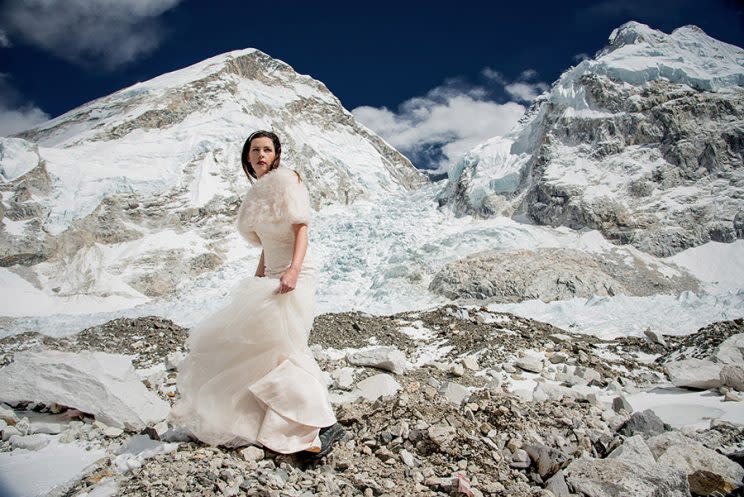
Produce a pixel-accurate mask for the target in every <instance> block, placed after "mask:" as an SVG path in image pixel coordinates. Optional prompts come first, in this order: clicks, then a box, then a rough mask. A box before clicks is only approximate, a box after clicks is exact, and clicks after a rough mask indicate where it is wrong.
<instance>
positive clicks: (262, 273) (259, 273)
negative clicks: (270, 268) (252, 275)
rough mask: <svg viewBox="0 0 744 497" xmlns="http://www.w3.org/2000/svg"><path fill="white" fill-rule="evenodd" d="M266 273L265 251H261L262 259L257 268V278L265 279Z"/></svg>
mask: <svg viewBox="0 0 744 497" xmlns="http://www.w3.org/2000/svg"><path fill="white" fill-rule="evenodd" d="M265 272H266V265H265V264H264V251H263V250H262V251H261V258H260V259H259V260H258V266H256V276H257V277H258V278H263V277H264V276H265Z"/></svg>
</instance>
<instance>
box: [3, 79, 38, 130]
mask: <svg viewBox="0 0 744 497" xmlns="http://www.w3.org/2000/svg"><path fill="white" fill-rule="evenodd" d="M47 120H49V115H48V114H47V113H46V112H44V111H43V110H41V109H39V108H38V107H36V106H35V105H34V104H32V103H29V102H23V101H22V99H21V97H20V95H19V94H18V92H17V91H16V90H15V89H14V88H13V87H12V86H11V85H10V84H9V83H8V81H7V75H6V74H2V73H0V136H10V135H14V134H16V133H19V132H21V131H24V130H27V129H29V128H33V127H34V126H36V125H37V124H41V123H43V122H44V121H47Z"/></svg>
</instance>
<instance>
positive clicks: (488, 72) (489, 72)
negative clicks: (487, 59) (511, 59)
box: [481, 67, 506, 85]
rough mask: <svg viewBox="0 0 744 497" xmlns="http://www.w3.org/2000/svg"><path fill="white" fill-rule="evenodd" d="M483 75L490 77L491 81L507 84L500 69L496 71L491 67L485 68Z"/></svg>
mask: <svg viewBox="0 0 744 497" xmlns="http://www.w3.org/2000/svg"><path fill="white" fill-rule="evenodd" d="M481 75H482V76H483V77H484V78H486V79H489V80H491V81H495V82H496V83H498V84H500V85H505V84H506V78H504V76H503V75H502V74H501V73H500V72H498V71H496V70H494V69H491V68H490V67H486V68H484V69H483V70H482V71H481Z"/></svg>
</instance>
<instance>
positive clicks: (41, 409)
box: [0, 306, 744, 497]
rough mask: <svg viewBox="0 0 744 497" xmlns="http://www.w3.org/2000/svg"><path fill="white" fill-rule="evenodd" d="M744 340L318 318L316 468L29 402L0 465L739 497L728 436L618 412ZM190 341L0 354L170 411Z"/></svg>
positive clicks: (735, 428) (118, 326) (16, 408)
mask: <svg viewBox="0 0 744 497" xmlns="http://www.w3.org/2000/svg"><path fill="white" fill-rule="evenodd" d="M743 332H744V322H742V320H737V321H729V322H721V323H715V324H713V325H711V326H708V327H706V328H704V329H702V330H700V331H699V332H698V333H696V334H693V335H691V336H689V337H681V338H675V337H668V336H666V337H665V336H661V335H658V334H655V333H654V332H653V331H652V330H649V331H648V333H647V335H648V336H647V337H645V338H637V337H629V338H622V339H618V340H612V341H605V340H600V339H597V338H595V337H592V336H587V335H580V334H576V333H572V332H568V331H565V330H562V329H559V328H556V327H554V326H551V325H549V324H545V323H540V322H537V321H533V320H529V319H525V318H521V317H517V316H514V315H510V314H503V313H494V312H488V311H486V310H485V309H478V308H462V307H456V306H447V307H442V308H438V309H433V310H431V311H426V312H413V313H401V314H396V315H393V316H370V315H366V314H361V313H342V314H326V315H321V316H319V317H318V318H317V319H316V321H315V326H314V330H313V333H312V334H311V347H312V350H313V351H314V353H315V355H316V358H317V359H318V362H319V364H320V365H321V367H322V368H323V370H324V371H327V372H328V383H329V388H330V391H331V394H332V398H333V401H334V403H335V404H336V409H337V416H338V420H339V422H340V423H341V424H342V425H343V427H344V429H345V430H346V436H345V438H344V440H343V441H342V442H340V443H339V444H338V446H337V447H336V448H335V450H334V451H333V452H332V453H331V454H330V455H329V456H328V457H326V458H324V459H323V460H321V461H319V462H313V461H311V460H309V459H308V458H306V457H303V456H301V455H292V456H285V455H280V454H275V453H272V452H271V451H269V450H263V449H259V448H257V447H249V448H239V449H228V448H223V447H209V446H205V445H204V444H202V443H200V442H197V441H193V440H190V439H188V437H187V436H185V434H184V433H182V432H179V431H178V430H174V429H173V428H174V427H170V426H167V425H166V424H165V423H163V422H157V423H153V422H150V423H146V424H148V425H149V426H147V427H146V428H143V429H136V430H132V429H128V428H126V427H124V428H117V427H116V426H113V425H115V421H116V420H113V421H112V422H110V423H109V424H104V423H101V421H100V420H96V419H94V418H93V417H92V416H90V415H88V414H85V413H84V412H81V410H78V409H74V407H76V406H72V405H70V406H69V407H67V406H65V405H60V404H58V403H49V402H46V403H44V402H38V400H37V399H27V401H25V402H18V401H13V402H12V404H13V405H8V404H10V403H11V402H8V401H6V405H5V406H3V407H2V409H1V410H0V419H1V420H2V421H0V429H2V432H3V437H2V439H3V442H2V443H0V451H3V452H7V451H11V450H24V449H25V450H39V449H41V448H43V447H44V446H45V444H46V443H49V442H48V437H58V439H59V440H60V441H62V442H74V443H78V444H83V445H87V446H88V447H91V448H97V449H103V450H104V451H105V454H106V455H105V457H103V458H101V459H100V460H98V462H96V463H95V464H94V465H93V467H91V468H89V470H88V471H87V472H86V474H85V476H84V477H83V478H82V479H81V480H79V481H77V482H75V483H74V484H73V485H72V486H70V487H69V488H67V489H66V490H65V492H64V493H63V495H68V496H89V497H93V496H100V495H133V496H134V495H137V496H161V495H189V496H210V495H228V496H235V495H246V496H272V497H273V496H303V497H309V496H314V495H324V496H346V495H349V496H350V495H365V496H385V495H387V496H393V495H396V496H397V495H422V496H424V495H425V496H439V495H441V496H444V495H465V496H480V495H493V496H544V497H550V496H559V497H564V496H582V495H586V496H610V495H613V496H616V495H649V496H650V495H665V496H667V495H669V496H676V495H680V496H682V495H744V493H742V489H741V487H740V485H741V482H742V477H744V468H742V466H741V462H742V452H741V451H742V448H744V427H742V425H734V424H731V423H727V422H724V421H720V420H715V419H714V420H711V423H710V427H709V428H707V429H704V430H690V429H686V430H681V431H680V430H674V429H672V428H671V427H670V426H668V425H665V424H664V423H663V422H662V421H661V420H660V419H659V418H658V417H657V416H656V415H655V414H654V413H653V412H652V411H644V412H632V411H633V409H632V407H631V406H630V405H629V404H628V402H627V401H626V400H625V396H627V395H629V394H632V393H635V392H638V391H640V390H643V389H646V388H649V387H651V386H653V385H658V384H663V383H668V379H672V380H673V381H674V380H675V379H676V377H675V376H674V374H675V373H674V371H673V368H672V366H673V365H674V364H675V361H679V360H687V359H690V358H693V359H694V360H698V361H705V360H710V362H713V358H715V357H718V358H721V357H724V356H726V357H728V356H729V355H730V354H732V353H740V352H741V351H742V350H744V349H742V348H737V347H738V345H736V344H738V343H740V342H738V341H737V340H740V338H741V337H742V336H744V335H742V333H743ZM186 335H187V331H186V330H184V329H182V328H180V327H178V326H176V325H174V324H173V323H171V322H170V321H167V320H162V319H159V318H156V317H146V318H139V319H117V320H115V321H111V322H109V323H106V324H104V325H101V326H97V327H94V328H90V329H88V330H84V331H83V332H81V333H79V334H76V335H73V336H70V337H66V338H63V339H51V338H49V337H43V336H41V335H34V334H25V335H18V336H15V337H10V338H6V339H3V340H0V353H1V354H2V356H0V357H2V362H3V364H4V365H6V368H7V367H9V366H12V365H13V364H14V363H20V362H22V361H24V360H26V359H25V358H24V357H25V356H24V354H27V353H28V352H30V351H33V350H39V349H43V350H47V349H57V350H62V351H66V352H74V353H75V354H83V353H84V351H85V350H100V351H104V352H111V353H125V354H131V355H132V362H133V364H134V366H135V368H136V370H137V374H138V377H139V380H137V379H135V381H141V382H143V383H144V384H145V385H146V386H147V387H148V388H149V389H150V391H152V392H155V393H157V394H158V395H159V397H160V399H161V401H162V402H172V401H173V399H174V398H175V397H177V391H176V390H175V378H176V375H177V366H178V361H179V359H180V358H181V357H182V352H183V346H184V339H185V337H186ZM731 343H734V346H728V345H727V344H731ZM727 354H728V355H727ZM715 364H718V365H719V371H720V370H721V369H722V368H724V367H728V368H729V370H732V371H734V373H736V372H737V371H738V370H737V369H736V367H737V365H736V364H733V365H731V364H726V365H725V366H724V365H722V364H723V363H718V362H716V363H715ZM740 364H741V362H740V363H739V366H738V367H739V368H741V366H740ZM6 368H0V376H2V371H3V370H4V369H6ZM727 378H728V377H727ZM726 381H728V382H729V384H724V383H722V382H721V381H719V383H718V384H717V385H715V386H713V387H710V388H711V389H710V394H711V395H717V396H721V395H722V393H721V392H723V391H724V390H725V393H726V394H731V395H732V397H731V398H730V399H729V401H730V402H740V401H741V398H740V394H739V392H740V391H741V390H742V388H741V387H740V386H738V385H737V384H736V383H735V382H736V381H738V380H736V378H734V380H731V381H734V384H733V385H734V386H732V385H731V384H730V383H731V382H730V381H729V380H726ZM140 386H141V385H140ZM737 386H738V389H737ZM737 398H738V400H737ZM0 400H6V399H2V398H0ZM45 437H46V438H45ZM45 441H46V442H45ZM737 487H739V488H738V489H737ZM106 492H108V493H106ZM716 492H717V493H716Z"/></svg>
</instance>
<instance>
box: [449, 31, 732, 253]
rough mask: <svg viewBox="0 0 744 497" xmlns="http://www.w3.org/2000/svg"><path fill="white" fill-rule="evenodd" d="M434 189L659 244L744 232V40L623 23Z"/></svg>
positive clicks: (485, 208) (670, 248)
mask: <svg viewBox="0 0 744 497" xmlns="http://www.w3.org/2000/svg"><path fill="white" fill-rule="evenodd" d="M439 201H440V203H441V204H447V205H450V206H452V207H453V209H454V211H455V212H456V213H458V214H465V213H467V214H476V215H480V216H486V217H488V216H494V215H507V216H511V217H513V218H514V219H517V220H522V221H527V222H532V223H537V224H545V225H552V226H568V227H570V228H573V229H581V228H591V229H597V230H600V231H601V232H602V233H603V234H604V236H605V237H607V238H608V239H610V240H612V241H613V242H615V243H620V244H627V243H630V244H632V245H634V246H636V247H638V248H640V249H641V250H644V251H646V252H648V253H651V254H655V255H658V256H667V255H671V254H675V253H677V252H680V251H682V250H684V249H686V248H689V247H694V246H698V245H701V244H703V243H705V242H708V241H710V240H713V241H720V242H731V241H733V240H736V239H737V238H744V50H742V49H741V48H738V47H735V46H732V45H728V44H725V43H722V42H720V41H717V40H715V39H713V38H711V37H709V36H707V35H706V34H705V33H704V32H703V31H701V30H700V29H699V28H697V27H695V26H685V27H681V28H679V29H676V30H675V31H674V32H673V33H672V34H670V35H668V34H665V33H662V32H660V31H656V30H654V29H651V28H649V27H648V26H646V25H643V24H640V23H637V22H629V23H627V24H624V25H623V26H621V27H619V28H618V29H616V30H615V31H613V32H612V34H611V35H610V39H609V44H608V45H607V47H605V48H604V49H603V50H601V51H600V52H599V53H597V55H596V57H595V58H593V59H590V60H585V61H583V62H581V63H580V64H578V65H577V66H575V67H572V68H571V69H569V70H567V71H566V72H565V73H563V75H562V76H561V77H560V78H559V79H558V81H556V82H555V83H554V84H553V86H552V88H551V89H550V90H549V91H547V92H545V93H544V94H543V95H541V96H540V97H538V98H537V99H536V100H535V101H534V102H533V105H532V106H531V108H530V109H529V110H528V112H527V113H526V114H525V116H524V117H523V119H522V120H521V122H520V123H519V125H518V126H517V127H516V128H515V129H514V130H512V132H510V133H509V134H508V135H507V136H505V137H496V138H493V139H492V140H490V141H488V142H486V143H483V144H481V145H479V146H478V147H476V148H475V149H473V150H472V151H470V152H469V153H468V154H466V156H465V157H464V158H463V159H462V160H461V161H460V162H459V163H458V164H457V165H456V166H455V167H454V168H453V170H452V171H451V173H450V176H449V182H448V184H447V187H446V188H445V189H444V191H443V192H442V193H441V194H440V195H439Z"/></svg>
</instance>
